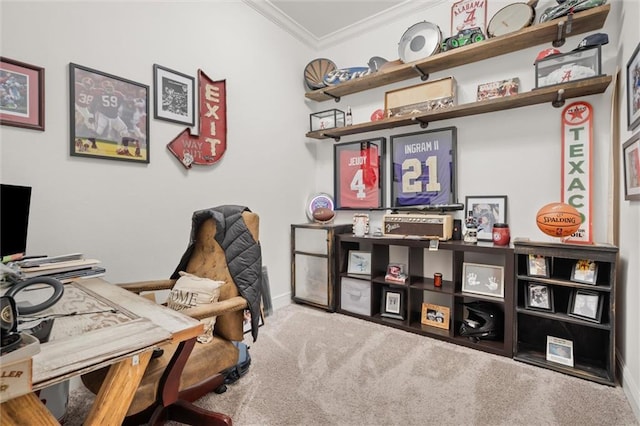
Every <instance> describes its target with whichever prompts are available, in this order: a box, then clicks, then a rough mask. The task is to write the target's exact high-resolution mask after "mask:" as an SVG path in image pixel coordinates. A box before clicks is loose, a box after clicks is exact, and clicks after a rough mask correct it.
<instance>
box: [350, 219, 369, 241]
mask: <svg viewBox="0 0 640 426" xmlns="http://www.w3.org/2000/svg"><path fill="white" fill-rule="evenodd" d="M368 233H369V215H368V214H366V213H356V214H354V215H353V235H355V236H356V237H364V236H365V235H366V234H368Z"/></svg>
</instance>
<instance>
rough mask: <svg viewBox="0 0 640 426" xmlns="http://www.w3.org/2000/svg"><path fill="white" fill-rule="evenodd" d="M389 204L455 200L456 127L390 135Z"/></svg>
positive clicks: (437, 202)
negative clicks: (390, 180) (390, 179)
mask: <svg viewBox="0 0 640 426" xmlns="http://www.w3.org/2000/svg"><path fill="white" fill-rule="evenodd" d="M391 164H392V170H391V173H392V182H391V205H392V207H402V206H420V205H436V204H453V203H455V201H456V180H455V176H456V128H455V127H445V128H442V129H436V130H429V131H425V132H417V133H407V134H402V135H396V136H391Z"/></svg>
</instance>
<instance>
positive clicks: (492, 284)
mask: <svg viewBox="0 0 640 426" xmlns="http://www.w3.org/2000/svg"><path fill="white" fill-rule="evenodd" d="M462 291H463V292H465V293H475V294H483V295H485V296H493V297H500V298H504V267H503V266H498V265H483V264H480V263H469V262H464V263H463V264H462Z"/></svg>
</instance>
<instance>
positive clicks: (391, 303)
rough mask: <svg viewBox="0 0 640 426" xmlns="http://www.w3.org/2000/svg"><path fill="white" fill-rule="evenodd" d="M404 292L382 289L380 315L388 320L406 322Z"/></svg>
mask: <svg viewBox="0 0 640 426" xmlns="http://www.w3.org/2000/svg"><path fill="white" fill-rule="evenodd" d="M404 311H405V308H404V291H402V290H394V289H391V288H389V287H385V288H383V289H382V307H381V313H380V315H381V316H383V317H387V318H394V319H399V320H404Z"/></svg>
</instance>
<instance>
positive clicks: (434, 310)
mask: <svg viewBox="0 0 640 426" xmlns="http://www.w3.org/2000/svg"><path fill="white" fill-rule="evenodd" d="M420 322H421V323H422V324H424V325H430V326H432V327H438V328H444V329H445V330H448V329H449V308H448V307H447V306H440V305H434V304H432V303H423V304H422V315H421V316H420Z"/></svg>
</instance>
